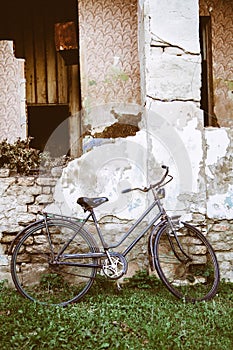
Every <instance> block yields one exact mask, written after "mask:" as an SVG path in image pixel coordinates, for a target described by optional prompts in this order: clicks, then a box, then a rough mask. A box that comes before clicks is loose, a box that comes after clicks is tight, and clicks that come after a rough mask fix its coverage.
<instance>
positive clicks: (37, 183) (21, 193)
mask: <svg viewBox="0 0 233 350" xmlns="http://www.w3.org/2000/svg"><path fill="white" fill-rule="evenodd" d="M56 182H57V170H56V169H55V170H53V171H52V173H51V175H49V176H39V177H38V176H18V175H15V176H13V175H12V176H9V171H8V170H7V169H0V280H3V279H7V280H9V281H11V276H10V257H9V256H8V250H9V246H10V244H11V242H12V240H13V239H14V237H15V236H16V234H17V233H18V232H19V231H20V230H22V229H23V228H24V227H25V226H26V225H27V224H29V223H31V222H33V221H35V220H36V219H37V218H38V212H40V211H41V210H42V209H43V208H44V207H45V206H46V205H47V204H48V203H51V202H52V201H53V190H54V186H55V184H56Z"/></svg>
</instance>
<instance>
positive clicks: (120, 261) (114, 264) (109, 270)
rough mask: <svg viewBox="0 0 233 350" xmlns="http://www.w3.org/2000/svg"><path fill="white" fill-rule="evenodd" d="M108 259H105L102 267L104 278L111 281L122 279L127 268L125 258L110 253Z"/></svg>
mask: <svg viewBox="0 0 233 350" xmlns="http://www.w3.org/2000/svg"><path fill="white" fill-rule="evenodd" d="M109 255H110V259H111V261H109V259H105V260H104V262H103V265H102V270H103V273H104V274H105V276H107V277H108V278H111V279H114V280H116V279H118V278H120V277H122V276H123V275H124V274H125V273H126V272H127V268H128V263H127V260H126V259H125V257H124V256H123V255H122V254H120V253H114V252H110V253H109Z"/></svg>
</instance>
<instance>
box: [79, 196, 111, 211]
mask: <svg viewBox="0 0 233 350" xmlns="http://www.w3.org/2000/svg"><path fill="white" fill-rule="evenodd" d="M107 201H108V198H107V197H98V198H88V197H80V198H78V200H77V203H78V204H79V205H81V207H82V208H83V209H84V210H85V211H86V210H92V209H93V208H96V207H98V206H99V205H100V204H102V203H104V202H107Z"/></svg>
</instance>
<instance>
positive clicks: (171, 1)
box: [145, 0, 200, 53]
mask: <svg viewBox="0 0 233 350" xmlns="http://www.w3.org/2000/svg"><path fill="white" fill-rule="evenodd" d="M145 4H146V6H145V9H146V15H147V16H149V17H150V31H151V33H152V34H153V36H154V40H155V41H157V42H158V43H160V42H162V43H165V44H166V43H168V44H171V43H172V44H173V45H175V46H178V47H180V48H182V49H183V50H185V51H187V52H192V53H199V51H200V50H199V34H198V31H197V28H198V26H199V22H198V21H199V7H198V5H199V1H198V0H186V1H182V0H163V1H158V0H147V1H145Z"/></svg>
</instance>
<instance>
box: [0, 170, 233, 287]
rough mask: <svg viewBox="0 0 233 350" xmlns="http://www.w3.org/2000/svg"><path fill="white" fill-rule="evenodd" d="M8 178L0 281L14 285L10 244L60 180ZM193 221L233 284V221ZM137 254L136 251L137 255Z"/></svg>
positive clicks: (1, 187)
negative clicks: (211, 247) (199, 228)
mask: <svg viewBox="0 0 233 350" xmlns="http://www.w3.org/2000/svg"><path fill="white" fill-rule="evenodd" d="M8 175H9V173H8V172H7V171H5V170H2V171H0V194H1V197H0V209H1V211H0V280H8V281H9V283H10V284H12V282H11V275H10V256H9V255H8V251H9V247H10V244H11V242H12V241H13V239H14V237H15V236H16V234H17V233H18V232H19V231H20V230H22V229H23V228H24V227H25V226H26V225H27V224H29V223H31V222H33V221H35V220H36V219H37V218H38V213H39V212H40V211H41V210H43V208H44V207H45V206H46V205H48V204H50V203H52V202H53V201H54V199H53V192H54V188H55V185H56V183H57V180H58V177H57V176H56V174H55V172H53V173H52V175H51V176H28V177H25V176H18V175H17V176H16V175H15V176H8ZM193 220H194V221H193V223H194V224H195V225H199V224H201V223H202V224H203V222H205V223H206V226H205V227H202V231H203V233H204V234H206V233H207V237H208V239H209V240H210V242H211V244H212V245H213V247H214V249H215V251H216V254H217V257H218V261H219V265H220V271H221V278H222V279H226V280H230V281H233V237H232V230H233V220H214V219H207V220H206V218H205V216H204V215H203V214H199V213H196V214H194V215H193ZM206 229H207V230H206ZM113 231H114V232H110V233H112V235H113V236H112V239H114V237H115V232H116V230H115V229H114V230H113ZM144 243H145V242H144ZM144 248H145V247H144ZM139 249H140V247H139ZM142 251H143V259H141V260H142V261H143V260H144V263H146V261H147V259H146V255H147V252H146V250H145V249H141V253H142ZM137 253H138V252H137V251H136V252H135V254H137ZM133 260H134V257H132V261H133ZM132 267H133V266H132ZM141 268H143V266H141Z"/></svg>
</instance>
